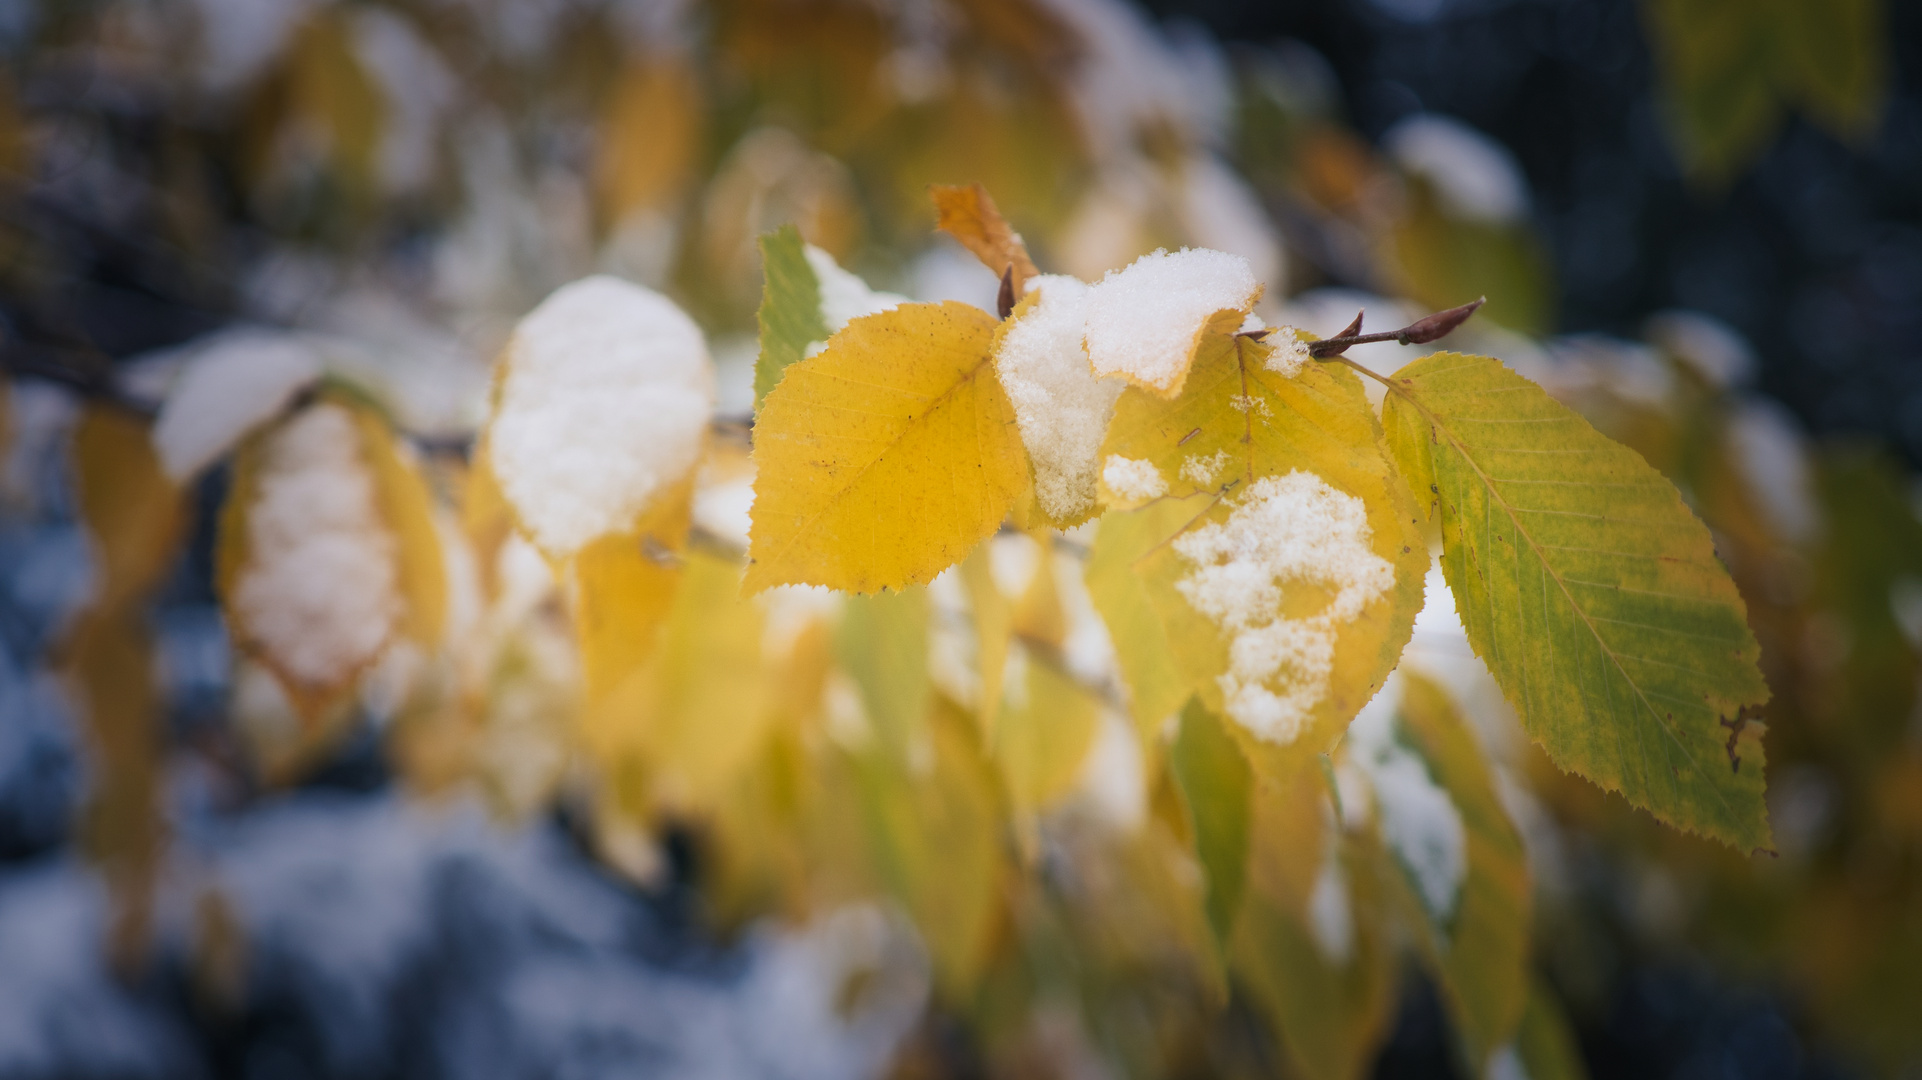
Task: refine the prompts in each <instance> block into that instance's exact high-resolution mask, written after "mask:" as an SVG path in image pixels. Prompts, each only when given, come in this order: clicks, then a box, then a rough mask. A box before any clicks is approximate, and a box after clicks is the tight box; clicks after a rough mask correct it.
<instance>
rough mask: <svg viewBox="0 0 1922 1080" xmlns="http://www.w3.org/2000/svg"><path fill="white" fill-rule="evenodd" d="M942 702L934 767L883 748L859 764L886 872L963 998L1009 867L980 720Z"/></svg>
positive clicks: (943, 976) (943, 983)
mask: <svg viewBox="0 0 1922 1080" xmlns="http://www.w3.org/2000/svg"><path fill="white" fill-rule="evenodd" d="M936 702H937V704H936V706H935V709H934V715H933V718H932V720H931V722H929V724H928V728H929V733H930V735H931V736H932V738H931V750H932V753H931V755H930V757H931V764H930V767H929V768H927V769H926V770H925V771H909V770H906V769H903V768H902V767H901V765H900V764H899V763H897V762H893V761H889V760H888V759H886V758H885V757H883V756H881V755H878V754H874V753H866V754H862V755H859V756H858V757H856V759H855V761H854V766H855V771H856V774H857V776H858V778H859V783H860V785H861V792H862V809H863V813H864V816H865V817H866V819H867V824H868V828H869V830H870V835H871V837H872V838H873V841H874V843H873V849H874V855H875V858H876V860H877V863H878V871H879V876H880V877H881V879H882V880H883V881H885V882H887V884H888V887H889V888H890V889H891V890H892V891H893V892H894V894H895V895H896V896H897V897H899V898H900V900H901V902H902V904H903V906H905V907H906V908H907V910H908V914H909V916H911V917H912V918H913V919H914V922H915V925H916V926H918V927H919V928H920V930H921V934H922V937H923V938H924V939H925V940H926V941H927V943H928V951H929V952H930V953H931V954H932V955H933V959H934V970H935V976H936V979H937V981H938V983H939V985H940V987H941V989H942V990H943V992H944V993H945V994H946V995H947V997H948V998H949V999H950V1000H951V1001H962V1000H965V999H966V997H967V994H968V992H969V990H970V989H971V988H972V987H973V986H974V984H975V982H976V980H977V979H978V978H979V976H980V974H981V971H982V968H983V965H984V964H985V963H986V960H987V950H988V945H989V942H990V931H992V930H993V928H994V914H995V911H996V908H997V905H998V901H999V898H1000V892H1001V877H1002V874H1003V872H1004V864H1003V862H1002V859H1001V838H1000V835H999V832H998V829H997V828H996V826H997V822H998V818H999V815H998V813H997V810H998V807H997V799H996V797H995V791H994V780H993V776H992V774H991V773H990V772H989V771H988V764H987V762H986V761H984V760H982V758H981V755H980V751H979V750H978V748H977V747H978V740H977V739H976V738H975V736H974V732H973V731H972V730H970V729H971V728H972V726H973V721H972V720H971V719H970V718H969V717H968V716H967V715H966V714H964V713H962V712H961V711H960V710H958V709H956V708H954V707H953V706H952V705H951V704H950V703H948V702H947V701H946V700H945V699H939V698H937V699H936Z"/></svg>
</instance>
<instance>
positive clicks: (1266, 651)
mask: <svg viewBox="0 0 1922 1080" xmlns="http://www.w3.org/2000/svg"><path fill="white" fill-rule="evenodd" d="M1233 505H1234V510H1233V512H1232V513H1231V514H1230V515H1229V517H1228V520H1227V521H1226V522H1225V523H1212V524H1209V525H1205V526H1203V527H1202V528H1199V529H1196V530H1195V531H1194V532H1191V533H1188V534H1187V535H1185V536H1182V537H1179V538H1177V539H1176V540H1175V542H1174V547H1175V551H1176V552H1178V553H1179V554H1180V555H1181V556H1182V557H1183V558H1184V559H1186V560H1188V562H1189V563H1191V564H1192V565H1193V567H1194V569H1193V571H1192V572H1190V573H1189V574H1187V575H1186V576H1184V577H1183V578H1181V579H1180V580H1179V581H1177V582H1176V583H1175V588H1176V589H1178V590H1179V591H1180V592H1181V595H1182V596H1183V597H1185V598H1187V600H1188V602H1189V603H1190V604H1191V605H1193V606H1194V608H1195V610H1197V611H1199V612H1201V613H1202V614H1203V615H1205V616H1207V617H1208V618H1209V619H1210V620H1212V621H1213V622H1214V623H1215V624H1216V625H1217V626H1220V627H1221V628H1222V630H1224V631H1226V632H1227V633H1228V635H1229V636H1230V639H1231V644H1230V646H1229V668H1228V671H1227V673H1225V674H1223V675H1222V676H1221V677H1220V686H1221V692H1222V695H1223V696H1224V698H1225V699H1226V708H1227V713H1228V715H1229V716H1230V717H1231V718H1233V719H1234V720H1235V721H1236V722H1237V723H1239V724H1241V725H1242V726H1243V727H1246V728H1247V729H1248V730H1249V731H1251V732H1253V733H1254V734H1255V735H1256V736H1257V737H1258V738H1261V739H1263V740H1266V741H1268V742H1272V743H1275V744H1278V745H1282V746H1286V745H1288V744H1289V743H1292V742H1294V741H1295V739H1297V738H1299V737H1300V735H1301V732H1302V730H1303V729H1304V728H1305V727H1306V726H1307V724H1308V721H1309V715H1310V712H1311V711H1312V710H1313V709H1314V707H1315V706H1316V705H1317V704H1319V703H1320V701H1321V700H1322V698H1323V697H1325V696H1326V695H1327V692H1328V680H1329V676H1330V674H1331V672H1332V671H1333V668H1334V658H1335V637H1336V635H1337V634H1338V633H1339V632H1340V630H1341V626H1342V624H1343V623H1346V622H1348V621H1350V620H1352V619H1354V618H1355V617H1356V616H1358V615H1360V614H1361V611H1362V609H1363V608H1364V607H1366V606H1367V605H1368V604H1369V603H1370V602H1371V601H1373V600H1374V599H1375V598H1376V597H1379V596H1381V595H1382V594H1383V593H1385V592H1387V591H1388V590H1389V589H1390V588H1392V587H1393V586H1394V584H1395V569H1394V567H1393V566H1391V565H1390V564H1389V563H1388V561H1387V560H1386V559H1383V558H1382V557H1381V556H1379V555H1377V554H1375V552H1374V550H1373V549H1372V548H1370V547H1369V540H1370V538H1371V537H1372V535H1373V534H1372V531H1371V530H1370V528H1369V526H1368V512H1367V508H1366V507H1365V506H1364V505H1363V503H1362V501H1361V500H1360V499H1358V498H1356V497H1355V496H1353V495H1348V494H1345V493H1343V492H1341V491H1337V490H1336V489H1334V488H1332V487H1330V486H1329V485H1328V484H1327V483H1326V482H1324V481H1323V480H1322V479H1321V478H1320V477H1318V476H1316V475H1314V474H1313V473H1307V472H1302V471H1300V470H1295V471H1292V472H1290V473H1288V474H1287V475H1286V476H1278V477H1277V476H1267V477H1263V478H1261V479H1260V480H1257V481H1255V483H1254V484H1253V485H1251V486H1250V487H1249V488H1248V489H1247V490H1246V492H1245V494H1243V495H1241V496H1240V497H1239V498H1237V499H1235V501H1234V503H1233ZM1294 583H1313V584H1316V585H1319V586H1321V587H1323V588H1325V589H1327V590H1328V591H1329V592H1330V593H1332V594H1333V597H1332V599H1330V600H1329V602H1328V604H1327V606H1326V607H1324V608H1323V609H1322V610H1321V612H1319V613H1318V614H1315V615H1312V616H1308V617H1304V618H1284V617H1282V615H1281V614H1280V613H1281V610H1282V604H1283V601H1284V599H1285V593H1286V590H1287V588H1288V587H1289V586H1290V585H1292V584H1294Z"/></svg>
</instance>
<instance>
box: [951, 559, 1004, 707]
mask: <svg viewBox="0 0 1922 1080" xmlns="http://www.w3.org/2000/svg"><path fill="white" fill-rule="evenodd" d="M993 548H994V545H993V542H989V543H986V544H982V545H981V546H980V547H977V548H975V549H974V551H973V552H971V553H970V554H969V555H968V557H967V558H966V559H963V560H962V561H961V584H962V585H963V586H964V587H965V588H966V589H967V591H968V605H969V607H970V608H971V609H972V610H973V613H974V634H975V657H976V662H977V663H978V664H979V665H980V672H981V699H980V701H978V702H976V708H975V714H976V719H977V720H979V721H980V725H981V736H982V743H983V745H986V744H987V743H988V742H989V741H990V736H991V735H992V733H993V731H994V725H995V717H996V716H997V715H998V714H999V712H1000V711H1001V681H1002V679H1003V678H1004V677H1005V676H1006V674H1007V666H1008V649H1009V648H1010V646H1011V645H1012V643H1013V641H1014V606H1013V605H1012V604H1010V603H1009V602H1008V598H1007V597H1006V596H1004V595H1002V593H1001V588H1000V586H998V585H996V584H995V581H994V566H993V555H994V550H993Z"/></svg>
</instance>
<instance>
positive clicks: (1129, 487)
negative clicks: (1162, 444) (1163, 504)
mask: <svg viewBox="0 0 1922 1080" xmlns="http://www.w3.org/2000/svg"><path fill="white" fill-rule="evenodd" d="M1101 479H1102V481H1103V482H1104V483H1106V484H1107V485H1108V490H1109V491H1112V492H1114V493H1115V494H1116V495H1119V496H1120V497H1122V498H1124V499H1127V500H1130V501H1134V502H1140V501H1146V500H1148V499H1156V498H1160V497H1161V496H1163V495H1166V494H1167V493H1168V478H1167V477H1165V476H1163V475H1161V470H1160V469H1157V468H1155V463H1154V462H1152V461H1143V460H1140V459H1137V458H1125V457H1122V456H1121V455H1120V454H1109V455H1108V460H1107V462H1106V463H1105V464H1104V465H1102V467H1101Z"/></svg>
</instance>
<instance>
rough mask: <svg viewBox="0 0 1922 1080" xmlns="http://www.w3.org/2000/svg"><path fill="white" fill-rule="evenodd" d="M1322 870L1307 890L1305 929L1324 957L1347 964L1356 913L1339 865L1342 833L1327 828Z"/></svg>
mask: <svg viewBox="0 0 1922 1080" xmlns="http://www.w3.org/2000/svg"><path fill="white" fill-rule="evenodd" d="M1325 840H1326V844H1325V845H1324V850H1323V852H1322V858H1321V870H1320V872H1318V873H1317V874H1316V875H1315V887H1314V889H1313V891H1311V892H1310V893H1309V894H1308V930H1309V932H1310V933H1311V934H1313V935H1314V938H1315V947H1316V948H1317V949H1318V950H1320V952H1321V955H1322V957H1323V959H1326V960H1328V961H1330V962H1331V963H1333V964H1334V965H1335V966H1337V967H1347V966H1348V960H1349V958H1350V957H1352V956H1353V955H1354V954H1355V913H1354V911H1353V909H1352V907H1351V906H1350V902H1349V896H1348V874H1347V872H1346V871H1345V870H1343V869H1342V865H1341V836H1340V835H1339V833H1337V832H1335V831H1334V830H1332V829H1331V830H1329V831H1328V835H1327V836H1326V837H1325Z"/></svg>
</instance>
